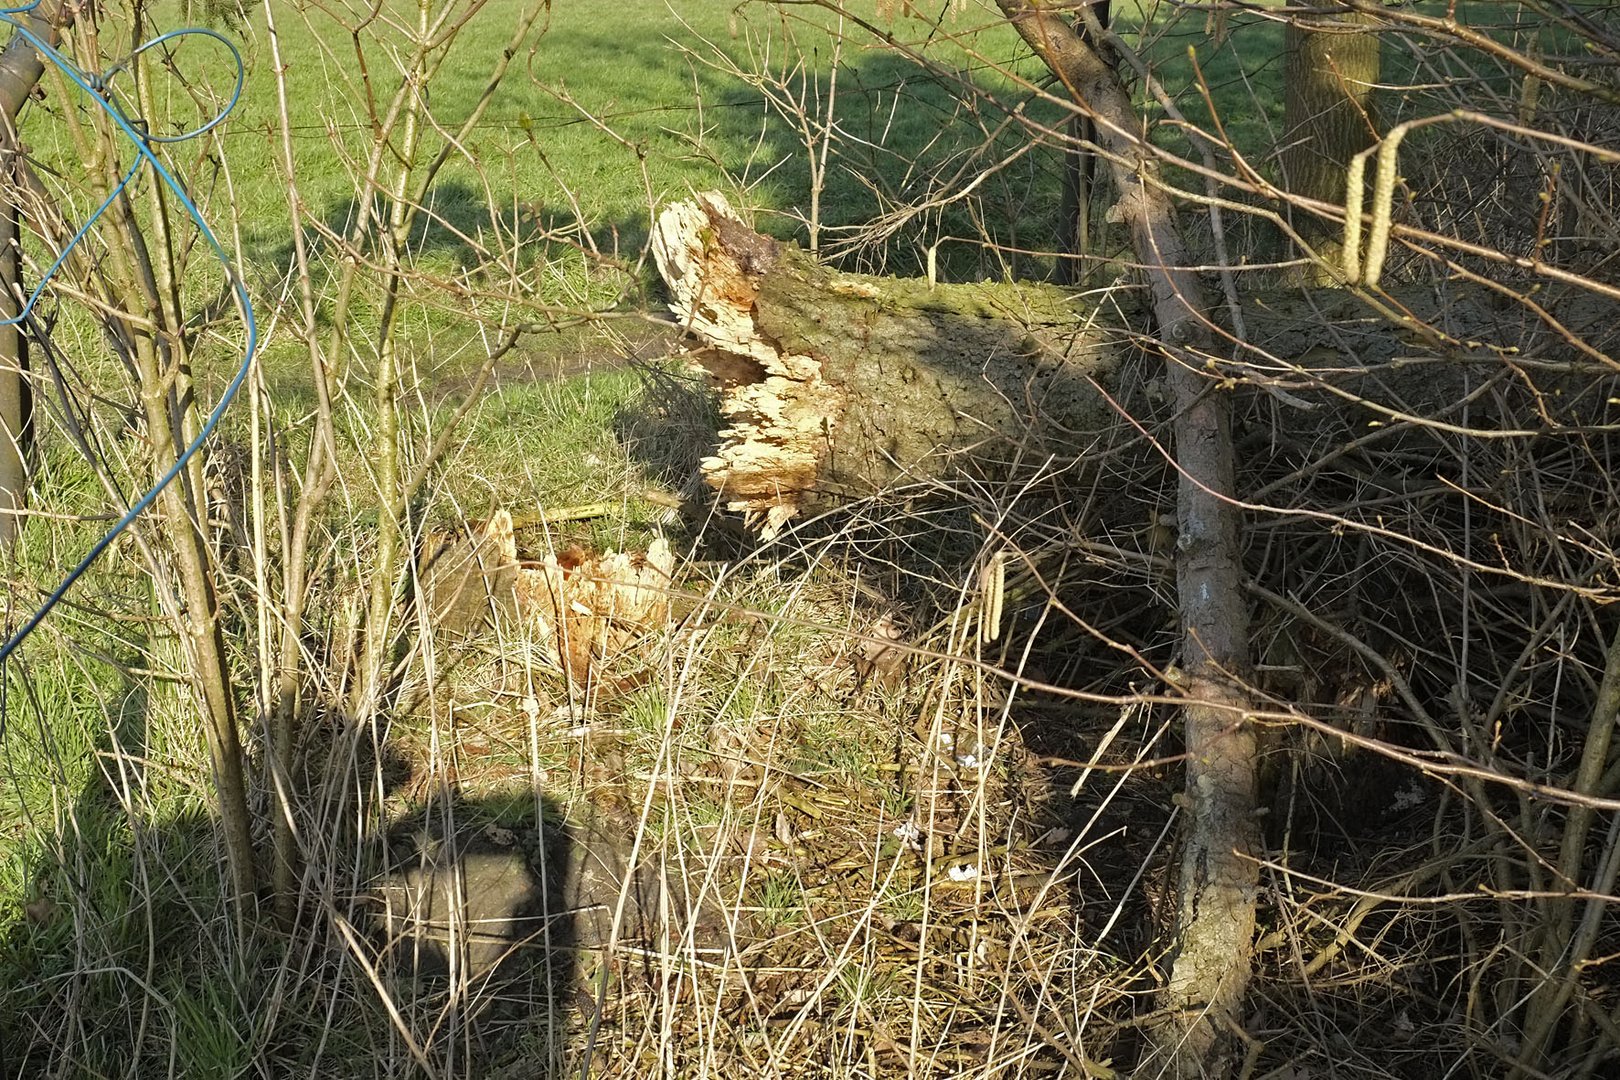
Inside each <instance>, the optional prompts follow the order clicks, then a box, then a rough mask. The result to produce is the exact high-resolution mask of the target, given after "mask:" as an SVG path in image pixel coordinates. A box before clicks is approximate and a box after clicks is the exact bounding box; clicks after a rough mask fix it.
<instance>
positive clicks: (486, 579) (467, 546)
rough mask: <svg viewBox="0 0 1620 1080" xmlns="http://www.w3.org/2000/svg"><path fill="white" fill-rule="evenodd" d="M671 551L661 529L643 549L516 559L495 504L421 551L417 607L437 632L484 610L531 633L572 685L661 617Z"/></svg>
mask: <svg viewBox="0 0 1620 1080" xmlns="http://www.w3.org/2000/svg"><path fill="white" fill-rule="evenodd" d="M674 571H675V555H674V552H673V551H671V550H670V547H669V544H668V543H667V542H665V541H664V539H663V538H662V537H660V538H658V539H657V540H654V541H653V542H652V544H651V545H650V546H649V547H648V548H647V551H646V552H645V553H644V554H637V553H633V552H615V551H611V550H610V551H606V552H603V553H600V554H597V553H593V552H590V551H587V550H586V549H584V548H582V547H580V546H579V545H572V546H570V547H567V548H565V549H563V550H562V551H559V552H554V553H548V554H547V555H546V556H545V557H544V558H541V559H538V560H520V559H519V557H518V549H517V538H516V534H515V531H514V529H513V527H512V515H511V514H510V513H508V512H507V511H505V510H500V511H497V512H496V513H495V514H494V515H493V516H492V517H491V518H490V519H489V521H488V522H486V523H485V524H484V525H483V527H482V528H481V529H478V530H476V531H472V532H470V534H469V535H468V536H467V537H465V538H463V539H461V540H447V539H444V538H440V539H438V540H437V541H436V542H433V543H430V544H429V545H427V549H426V550H425V551H424V558H423V562H422V567H421V572H420V581H421V583H422V596H423V602H424V607H425V609H426V610H427V611H428V612H429V613H430V616H431V618H432V620H433V625H434V627H435V628H436V629H439V630H441V631H448V632H451V633H466V632H468V631H470V630H473V629H476V628H477V627H479V626H481V625H482V624H483V623H484V622H485V621H486V620H487V619H488V618H489V617H490V616H491V615H492V614H494V615H497V616H499V617H503V618H510V619H512V620H515V622H516V623H517V625H518V626H519V627H521V628H523V629H525V630H527V631H528V632H530V633H531V634H532V635H533V637H534V640H535V642H536V643H537V644H538V645H539V646H540V648H541V649H542V651H543V655H544V658H545V659H546V660H547V661H548V662H550V663H554V664H556V665H557V666H559V667H561V668H562V669H563V670H564V671H566V672H567V673H568V675H569V677H570V678H572V679H573V680H574V681H575V682H577V683H581V684H583V683H585V682H586V681H588V680H589V679H590V678H591V676H592V674H593V673H594V672H595V671H596V669H597V668H598V667H599V666H600V665H601V664H602V663H603V662H604V661H606V660H609V659H611V658H612V657H614V656H617V655H618V654H620V653H622V652H623V651H624V650H625V649H626V648H627V647H628V646H629V645H630V644H631V643H632V642H634V641H635V640H636V639H637V638H639V637H641V636H642V635H644V634H646V633H647V632H648V631H650V630H655V629H657V628H658V627H660V626H662V625H663V624H664V621H665V619H666V618H667V617H668V615H669V587H670V581H671V578H672V576H673V574H674Z"/></svg>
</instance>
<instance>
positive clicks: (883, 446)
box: [653, 192, 1128, 537]
mask: <svg viewBox="0 0 1620 1080" xmlns="http://www.w3.org/2000/svg"><path fill="white" fill-rule="evenodd" d="M653 244H654V254H655V255H656V257H657V260H658V265H659V269H660V271H661V272H662V274H663V277H664V280H665V282H666V284H667V285H668V286H669V291H670V294H671V301H672V302H671V305H670V306H671V308H672V310H673V311H674V312H675V314H676V316H677V317H678V318H679V319H680V320H681V322H682V323H683V324H684V325H685V326H686V327H687V328H688V329H689V330H690V331H691V332H692V333H693V334H695V335H696V336H698V337H699V338H701V339H702V340H703V342H704V343H705V344H706V345H707V346H708V347H707V349H706V350H705V351H704V352H703V353H701V354H700V355H699V357H698V359H699V362H700V363H701V364H702V365H703V366H705V367H706V368H707V369H708V370H709V371H710V373H711V374H713V375H714V376H716V377H717V378H718V379H719V380H720V381H721V382H722V383H723V384H725V385H726V386H727V389H726V392H725V394H724V396H723V399H722V403H721V414H722V417H723V419H724V421H725V424H726V426H725V427H724V429H723V430H722V431H721V433H720V438H721V445H720V447H719V449H718V450H717V452H716V453H715V454H714V455H713V456H711V457H709V458H707V459H705V460H704V462H703V466H702V467H703V472H704V475H705V478H706V479H707V481H708V483H709V484H710V485H711V486H712V487H714V488H715V489H716V490H718V491H720V492H722V493H723V495H724V496H725V499H726V505H727V507H728V508H729V509H731V510H735V511H739V512H741V513H743V514H744V515H746V516H747V517H748V518H749V521H750V524H752V525H755V526H757V527H758V528H759V529H760V530H761V532H762V533H763V534H764V535H765V536H766V537H770V536H773V535H775V533H776V532H777V531H778V530H780V529H781V528H782V526H783V525H785V524H786V523H787V522H788V521H790V520H792V519H793V518H795V517H798V516H801V515H802V514H804V513H805V512H807V511H813V510H816V509H819V508H821V507H823V506H825V505H828V504H829V503H835V502H838V501H842V500H846V499H849V498H851V497H859V496H861V495H864V494H869V493H871V492H873V491H877V490H879V489H881V488H884V487H888V486H891V485H893V484H894V483H896V482H902V481H904V480H906V479H908V478H909V479H918V480H922V479H927V478H931V477H936V476H940V475H943V474H945V473H946V472H947V471H949V470H951V469H953V468H959V467H961V466H962V465H963V464H964V453H965V452H966V451H969V450H972V451H973V452H974V453H973V459H974V460H976V461H978V462H981V463H982V462H985V461H988V460H991V459H993V458H995V457H997V456H1006V455H1005V454H998V452H997V451H996V450H995V449H993V448H992V447H991V446H990V445H988V444H993V443H997V442H1001V443H1004V444H1018V445H1020V446H1022V447H1023V448H1024V449H1025V450H1027V451H1033V452H1037V453H1041V454H1043V455H1044V454H1046V453H1051V452H1071V453H1072V452H1073V450H1074V444H1075V442H1076V440H1077V438H1078V435H1077V431H1085V430H1099V429H1101V428H1103V427H1106V426H1108V425H1110V424H1112V423H1113V422H1114V421H1115V419H1116V418H1115V416H1114V414H1113V413H1112V411H1111V410H1110V409H1109V408H1108V407H1107V405H1106V403H1105V401H1104V400H1103V398H1102V396H1101V395H1100V394H1098V393H1097V391H1096V389H1095V383H1094V382H1093V381H1092V380H1093V379H1106V378H1108V377H1109V375H1110V374H1111V372H1112V370H1113V368H1114V367H1115V366H1116V364H1117V362H1118V359H1119V357H1120V356H1121V355H1122V354H1123V352H1124V350H1125V348H1126V346H1125V342H1126V341H1127V340H1128V335H1127V334H1125V333H1123V332H1122V331H1121V330H1119V329H1118V328H1117V322H1115V323H1113V324H1110V323H1107V322H1104V323H1102V324H1100V325H1098V324H1094V323H1093V322H1092V321H1091V319H1088V318H1087V316H1088V315H1089V316H1095V315H1096V311H1095V309H1090V310H1085V311H1083V310H1081V309H1080V308H1079V307H1078V306H1077V304H1078V302H1077V301H1076V299H1075V298H1074V297H1072V296H1070V295H1069V294H1068V293H1066V292H1064V291H1063V290H1060V289H1056V288H1052V287H1050V286H1043V285H937V284H932V283H930V282H928V281H925V280H913V281H902V280H896V279H893V278H876V277H868V276H865V275H858V274H842V273H838V272H835V271H833V270H830V269H828V268H827V267H824V266H822V265H820V264H818V263H816V262H815V261H814V260H813V259H811V258H810V257H809V256H807V255H805V254H804V253H803V252H801V251H799V250H798V249H797V248H795V247H791V246H784V245H781V244H779V243H777V242H776V241H774V240H771V239H770V238H768V237H765V236H761V235H759V234H758V233H755V232H754V231H753V230H751V229H749V228H748V227H747V226H746V225H744V224H743V223H742V222H741V221H740V220H739V219H738V218H737V216H736V214H735V213H734V212H733V211H732V209H731V207H730V206H729V205H728V204H727V203H726V201H725V199H724V198H723V197H721V196H720V195H718V194H715V193H712V192H711V193H708V194H705V195H701V196H699V197H698V199H697V200H695V201H693V202H680V203H675V204H672V205H671V206H669V207H667V208H666V209H665V210H664V211H663V212H662V213H661V214H660V215H659V219H658V223H657V227H656V228H655V230H654V237H653ZM1003 449H1009V450H1010V447H1003Z"/></svg>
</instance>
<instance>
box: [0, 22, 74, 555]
mask: <svg viewBox="0 0 1620 1080" xmlns="http://www.w3.org/2000/svg"><path fill="white" fill-rule="evenodd" d="M73 12H74V9H73V8H72V7H70V6H68V5H66V4H60V3H56V2H54V0H43V2H42V3H41V4H40V5H39V7H37V8H35V9H34V10H33V11H31V12H29V13H28V14H26V15H24V16H22V21H23V23H24V25H26V26H27V27H28V28H29V30H30V31H32V32H33V33H34V34H36V35H38V36H39V37H40V38H41V39H42V40H44V41H47V42H54V41H55V40H56V36H57V31H58V30H59V29H60V28H61V27H63V26H66V25H67V24H68V23H69V22H71V21H72V18H73ZM44 72H45V63H44V59H43V58H42V57H41V56H40V55H39V50H37V49H36V48H34V45H33V43H32V42H30V41H29V40H28V39H27V38H25V37H23V36H22V35H21V34H14V35H13V36H12V39H11V41H10V42H8V43H7V45H6V48H5V51H4V52H0V192H3V195H0V321H4V322H6V323H9V325H0V550H3V551H9V550H10V549H11V547H12V545H13V544H14V543H15V542H16V540H17V533H18V531H19V530H20V529H21V528H22V518H21V516H20V515H19V514H18V511H20V510H22V508H23V505H24V503H25V501H26V499H27V494H28V451H29V447H28V443H29V439H30V437H31V435H32V431H33V424H32V415H33V402H32V400H31V395H30V393H29V386H28V339H27V336H26V335H25V334H24V333H23V328H22V326H21V325H19V324H17V323H15V322H12V321H11V320H14V319H17V318H18V317H19V315H20V314H21V311H22V297H23V295H24V292H23V288H22V250H21V239H22V238H21V234H20V227H21V212H20V209H19V202H18V201H19V198H20V196H21V192H22V188H23V184H22V177H21V175H20V172H19V170H20V168H21V164H22V163H21V159H20V157H19V155H18V152H17V119H18V116H19V114H20V113H21V112H22V107H23V104H24V103H25V102H27V100H28V95H29V94H31V93H32V92H33V90H34V87H36V86H38V85H39V80H40V76H41V75H43V74H44Z"/></svg>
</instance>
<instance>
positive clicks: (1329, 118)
mask: <svg viewBox="0 0 1620 1080" xmlns="http://www.w3.org/2000/svg"><path fill="white" fill-rule="evenodd" d="M1371 25H1372V19H1371V17H1370V16H1367V15H1363V14H1358V13H1356V12H1352V11H1348V10H1345V11H1338V12H1332V13H1329V14H1325V15H1322V16H1319V17H1314V18H1313V17H1310V16H1303V15H1302V16H1298V17H1296V18H1294V19H1291V20H1289V21H1288V23H1287V24H1286V25H1285V26H1284V28H1283V43H1284V75H1283V85H1284V88H1285V92H1284V96H1283V131H1284V137H1283V146H1284V151H1283V174H1284V177H1285V183H1286V185H1287V188H1288V190H1289V191H1292V192H1294V193H1296V194H1299V195H1303V196H1305V197H1307V198H1311V199H1316V200H1319V201H1321V202H1327V203H1338V204H1339V205H1341V206H1342V205H1343V204H1344V184H1345V169H1346V168H1347V167H1348V166H1349V164H1350V159H1351V158H1353V157H1354V156H1355V155H1356V154H1358V153H1360V152H1361V151H1363V150H1365V149H1367V147H1369V146H1371V145H1372V144H1373V143H1374V142H1376V141H1377V139H1378V133H1377V129H1376V117H1375V113H1374V109H1373V88H1374V87H1375V86H1376V85H1377V83H1378V74H1379V46H1380V41H1379V37H1378V35H1377V34H1376V33H1371V32H1369V29H1368V28H1369V27H1370V26H1371ZM1295 224H1296V228H1298V229H1299V230H1300V232H1301V234H1302V235H1304V236H1305V237H1306V239H1308V240H1309V241H1310V242H1311V243H1312V245H1313V246H1315V247H1316V248H1317V250H1318V252H1319V253H1320V254H1321V255H1323V256H1324V257H1325V258H1328V259H1332V258H1334V257H1335V256H1336V253H1337V252H1336V247H1335V244H1334V241H1333V239H1332V237H1333V236H1334V235H1336V234H1337V233H1338V232H1339V230H1338V228H1337V227H1336V226H1334V225H1331V224H1330V223H1328V222H1324V221H1321V220H1320V219H1318V218H1315V217H1311V216H1308V215H1305V216H1302V217H1301V218H1300V220H1298V221H1297V222H1296V223H1295ZM1326 276H1327V275H1325V274H1323V275H1318V276H1316V277H1314V278H1313V280H1318V281H1321V280H1325V278H1326Z"/></svg>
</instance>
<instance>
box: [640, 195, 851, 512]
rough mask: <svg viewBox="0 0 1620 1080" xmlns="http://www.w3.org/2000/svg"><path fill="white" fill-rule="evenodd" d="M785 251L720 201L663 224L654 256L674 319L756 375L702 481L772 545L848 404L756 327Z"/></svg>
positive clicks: (736, 400) (731, 397)
mask: <svg viewBox="0 0 1620 1080" xmlns="http://www.w3.org/2000/svg"><path fill="white" fill-rule="evenodd" d="M781 250H782V249H781V245H779V244H778V243H777V242H776V241H775V240H772V239H770V238H769V237H766V236H761V235H760V234H758V233H756V232H754V231H753V230H752V229H750V228H748V227H747V226H746V225H744V224H743V223H742V222H741V221H740V220H738V218H737V215H736V212H735V211H733V210H732V208H731V206H730V204H729V203H727V202H726V200H725V198H724V197H723V196H721V195H719V194H717V193H715V192H708V193H706V194H703V195H699V196H698V197H697V199H696V200H695V201H693V202H677V203H673V204H671V205H670V206H668V207H665V209H664V211H663V212H662V213H661V214H659V215H658V225H657V228H656V229H655V231H654V239H653V255H654V257H655V258H656V260H657V262H658V271H659V273H660V274H662V275H663V278H664V281H665V283H666V284H667V285H668V286H669V291H670V305H669V306H670V310H671V311H672V312H674V314H675V316H676V317H677V318H679V319H680V321H681V325H682V326H684V327H686V329H687V331H688V332H689V333H692V334H695V335H696V336H698V337H699V338H702V339H703V341H704V342H706V343H707V344H708V346H709V347H710V348H711V349H715V350H717V351H719V352H721V353H723V354H727V357H728V362H730V363H732V364H733V365H734V358H742V359H745V360H748V361H752V362H753V363H754V364H757V365H758V368H759V376H758V378H756V379H754V380H753V381H750V382H746V383H744V384H742V385H739V386H736V387H733V388H732V389H731V390H730V392H728V393H727V394H726V395H725V397H724V398H723V400H722V401H721V404H720V412H721V415H722V416H723V417H724V419H725V422H726V424H727V427H725V428H724V429H723V430H722V431H721V432H720V439H721V444H720V447H719V448H718V450H717V451H716V452H715V453H714V454H713V455H711V456H709V457H706V458H704V459H703V462H702V469H703V473H704V478H705V479H706V480H707V482H708V483H709V484H710V486H712V487H713V488H715V489H716V490H717V491H721V492H723V493H724V494H725V495H726V509H728V510H731V511H733V512H737V513H741V514H743V515H744V517H745V518H746V519H747V521H748V524H749V525H751V526H754V527H756V528H758V530H759V532H760V534H761V535H762V536H763V537H764V538H765V539H770V538H772V537H774V536H775V535H776V534H777V533H778V532H780V531H781V529H782V526H783V525H785V524H787V522H788V521H789V520H791V519H792V518H793V517H795V516H796V515H797V514H798V513H799V511H800V498H799V496H800V494H801V493H802V492H804V491H806V490H808V489H809V488H810V487H811V486H812V485H813V484H814V483H815V480H816V476H817V473H818V472H819V471H820V467H821V460H822V457H823V456H824V455H825V454H826V453H827V451H828V449H829V447H830V445H831V438H832V434H833V432H834V431H835V430H836V429H837V427H838V422H839V418H840V417H841V416H842V414H843V411H844V404H845V399H844V394H843V392H842V391H840V390H839V389H837V388H836V387H833V386H829V385H827V384H825V383H824V382H823V381H822V377H821V375H822V372H821V364H820V362H819V361H818V360H816V359H815V358H814V357H812V356H809V355H806V354H803V353H794V352H791V351H788V350H784V349H783V348H781V347H780V346H779V345H778V344H777V343H775V342H772V341H768V340H766V339H765V338H764V337H763V336H761V334H760V332H759V329H758V328H757V327H756V326H755V323H754V306H755V303H756V301H757V300H758V297H759V283H760V280H761V279H762V278H763V276H764V275H766V274H768V273H770V271H771V270H773V269H774V268H775V267H776V264H777V261H778V260H779V258H780V257H781Z"/></svg>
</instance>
